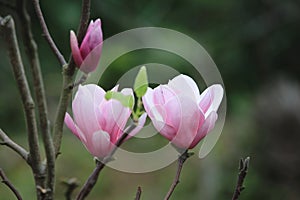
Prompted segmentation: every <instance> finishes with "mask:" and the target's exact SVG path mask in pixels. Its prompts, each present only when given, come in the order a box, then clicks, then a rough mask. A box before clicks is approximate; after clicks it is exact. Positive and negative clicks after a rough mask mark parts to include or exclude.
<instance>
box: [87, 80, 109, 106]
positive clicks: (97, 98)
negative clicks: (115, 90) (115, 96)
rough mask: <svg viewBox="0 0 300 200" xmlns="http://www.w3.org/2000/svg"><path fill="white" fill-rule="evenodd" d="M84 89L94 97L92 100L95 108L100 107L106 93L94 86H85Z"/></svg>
mask: <svg viewBox="0 0 300 200" xmlns="http://www.w3.org/2000/svg"><path fill="white" fill-rule="evenodd" d="M85 87H86V88H87V89H88V90H89V92H90V93H91V94H92V96H93V97H94V98H93V101H94V104H95V105H97V106H98V105H100V104H101V102H102V101H103V100H104V96H105V93H106V92H105V91H104V90H103V89H102V88H101V87H99V86H98V85H96V84H88V85H85Z"/></svg>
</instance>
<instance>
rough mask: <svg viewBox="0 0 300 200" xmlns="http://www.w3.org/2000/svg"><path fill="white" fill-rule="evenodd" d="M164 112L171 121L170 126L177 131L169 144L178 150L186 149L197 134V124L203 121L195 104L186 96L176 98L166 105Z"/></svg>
mask: <svg viewBox="0 0 300 200" xmlns="http://www.w3.org/2000/svg"><path fill="white" fill-rule="evenodd" d="M171 101H172V102H171ZM174 110H175V111H176V112H174ZM166 112H167V117H168V120H169V119H170V118H171V120H172V124H171V125H172V126H173V127H175V128H176V129H177V133H176V136H175V137H174V138H173V139H172V141H171V142H172V143H173V144H174V145H176V146H177V147H179V148H188V147H189V146H190V144H191V143H192V141H193V140H194V137H195V136H196V134H197V130H198V126H199V123H201V120H204V116H203V114H202V113H201V111H200V110H199V107H198V105H197V103H196V102H195V101H193V100H192V99H191V98H189V97H187V96H177V98H174V99H172V100H170V102H168V103H167V104H166ZM172 115H177V116H179V117H176V118H174V117H173V116H172ZM175 123H177V124H175Z"/></svg>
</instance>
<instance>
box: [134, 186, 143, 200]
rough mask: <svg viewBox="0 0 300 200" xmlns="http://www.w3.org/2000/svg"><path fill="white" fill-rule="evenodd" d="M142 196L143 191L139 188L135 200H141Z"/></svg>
mask: <svg viewBox="0 0 300 200" xmlns="http://www.w3.org/2000/svg"><path fill="white" fill-rule="evenodd" d="M141 195H142V189H141V187H140V186H139V187H138V189H137V191H136V195H135V200H140V199H141Z"/></svg>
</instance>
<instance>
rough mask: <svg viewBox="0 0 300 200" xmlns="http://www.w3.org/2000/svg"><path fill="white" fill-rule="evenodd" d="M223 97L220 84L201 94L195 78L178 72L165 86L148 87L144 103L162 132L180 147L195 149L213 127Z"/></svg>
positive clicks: (154, 123) (157, 127)
mask: <svg viewBox="0 0 300 200" xmlns="http://www.w3.org/2000/svg"><path fill="white" fill-rule="evenodd" d="M222 98H223V88H222V86H221V85H219V84H215V85H212V86H210V87H208V88H207V89H206V90H205V91H204V92H203V93H202V94H201V95H200V92H199V89H198V87H197V85H196V83H195V82H194V80H193V79H192V78H190V77H188V76H186V75H179V76H177V77H175V78H174V79H172V80H170V81H169V83H168V84H166V85H160V86H158V87H156V88H155V89H151V88H148V90H147V93H146V94H145V96H144V97H143V104H144V107H145V110H146V112H147V113H148V116H149V117H150V118H151V120H152V123H153V125H154V127H155V128H156V129H157V130H158V131H159V132H160V134H161V135H163V136H164V137H165V138H167V139H168V140H169V141H171V143H173V144H174V145H175V146H177V147H179V148H183V149H192V148H194V147H195V146H196V145H197V144H198V143H199V142H200V141H201V139H203V138H204V137H205V136H206V135H207V133H208V132H210V131H211V130H212V129H213V128H214V125H215V122H216V120H217V117H218V115H217V110H218V108H219V105H220V103H221V101H222Z"/></svg>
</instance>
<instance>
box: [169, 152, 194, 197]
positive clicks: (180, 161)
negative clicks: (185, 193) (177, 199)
mask: <svg viewBox="0 0 300 200" xmlns="http://www.w3.org/2000/svg"><path fill="white" fill-rule="evenodd" d="M192 155H193V153H189V152H188V150H186V151H185V152H184V153H183V154H182V155H181V156H180V157H179V158H178V166H177V172H176V176H175V178H174V181H173V183H172V185H171V187H170V189H169V191H168V193H167V195H166V196H165V198H164V200H168V199H170V197H171V195H172V194H173V192H174V190H175V188H176V186H177V185H178V183H179V178H180V174H181V170H182V167H183V163H184V162H185V161H186V160H187V159H188V158H189V157H191V156H192Z"/></svg>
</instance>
